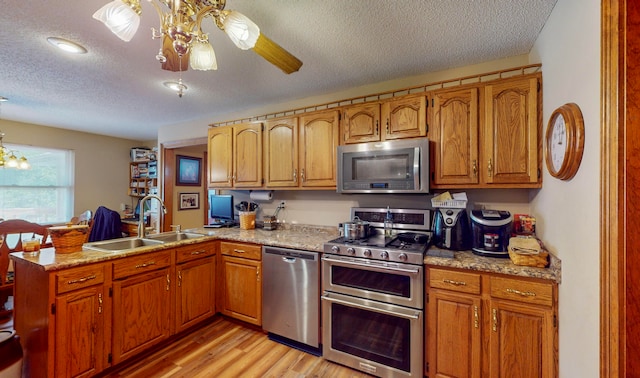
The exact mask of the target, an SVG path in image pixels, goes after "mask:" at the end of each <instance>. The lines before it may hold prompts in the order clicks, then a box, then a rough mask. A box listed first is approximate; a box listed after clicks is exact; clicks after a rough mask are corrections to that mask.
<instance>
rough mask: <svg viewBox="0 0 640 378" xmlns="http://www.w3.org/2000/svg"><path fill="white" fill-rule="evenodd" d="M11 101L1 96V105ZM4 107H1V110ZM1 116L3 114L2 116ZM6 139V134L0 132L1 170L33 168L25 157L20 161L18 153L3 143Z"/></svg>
mask: <svg viewBox="0 0 640 378" xmlns="http://www.w3.org/2000/svg"><path fill="white" fill-rule="evenodd" d="M6 101H9V99H8V98H6V97H3V96H0V104H2V103H3V102H6ZM1 109H2V107H0V110H1ZM0 115H1V114H0ZM3 138H4V133H3V132H2V131H0V168H4V167H7V168H17V169H29V168H31V164H29V161H28V160H27V158H26V157H24V155H22V156H21V157H20V159H18V157H17V156H16V151H13V150H10V149H8V148H7V147H5V146H4V144H3V143H2V139H3Z"/></svg>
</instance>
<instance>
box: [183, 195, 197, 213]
mask: <svg viewBox="0 0 640 378" xmlns="http://www.w3.org/2000/svg"><path fill="white" fill-rule="evenodd" d="M199 208H200V193H180V202H179V207H178V209H179V210H195V209H199Z"/></svg>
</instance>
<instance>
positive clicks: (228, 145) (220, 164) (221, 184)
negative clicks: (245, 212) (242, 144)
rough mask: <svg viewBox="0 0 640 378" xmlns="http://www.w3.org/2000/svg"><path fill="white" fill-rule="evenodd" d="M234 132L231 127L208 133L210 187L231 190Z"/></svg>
mask: <svg viewBox="0 0 640 378" xmlns="http://www.w3.org/2000/svg"><path fill="white" fill-rule="evenodd" d="M232 138H233V132H232V129H231V128H230V127H212V128H209V132H208V156H209V187H213V188H230V187H231V186H232V185H233V183H232V181H231V176H232V172H233V165H232V164H233V160H232V155H231V151H232V150H233V143H232Z"/></svg>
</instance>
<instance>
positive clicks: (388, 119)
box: [382, 95, 427, 139]
mask: <svg viewBox="0 0 640 378" xmlns="http://www.w3.org/2000/svg"><path fill="white" fill-rule="evenodd" d="M382 119H383V122H384V125H383V126H384V131H383V135H384V139H401V138H416V137H423V136H426V135H427V107H426V97H425V96H424V95H419V96H410V95H409V96H403V97H399V98H397V99H393V100H389V101H386V102H385V103H383V104H382Z"/></svg>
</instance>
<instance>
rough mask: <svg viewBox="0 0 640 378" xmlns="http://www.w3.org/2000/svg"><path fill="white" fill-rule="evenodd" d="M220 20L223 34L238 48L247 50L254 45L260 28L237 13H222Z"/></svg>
mask: <svg viewBox="0 0 640 378" xmlns="http://www.w3.org/2000/svg"><path fill="white" fill-rule="evenodd" d="M220 18H221V22H222V25H223V27H224V31H225V33H227V36H229V38H230V39H231V41H233V43H234V44H235V45H236V46H237V47H238V48H240V49H242V50H249V49H252V48H253V47H254V46H255V45H256V42H257V41H258V37H260V28H259V27H258V25H256V24H255V23H254V22H253V21H251V20H250V19H249V17H247V16H245V15H243V14H242V13H240V12H237V11H223V12H220Z"/></svg>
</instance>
